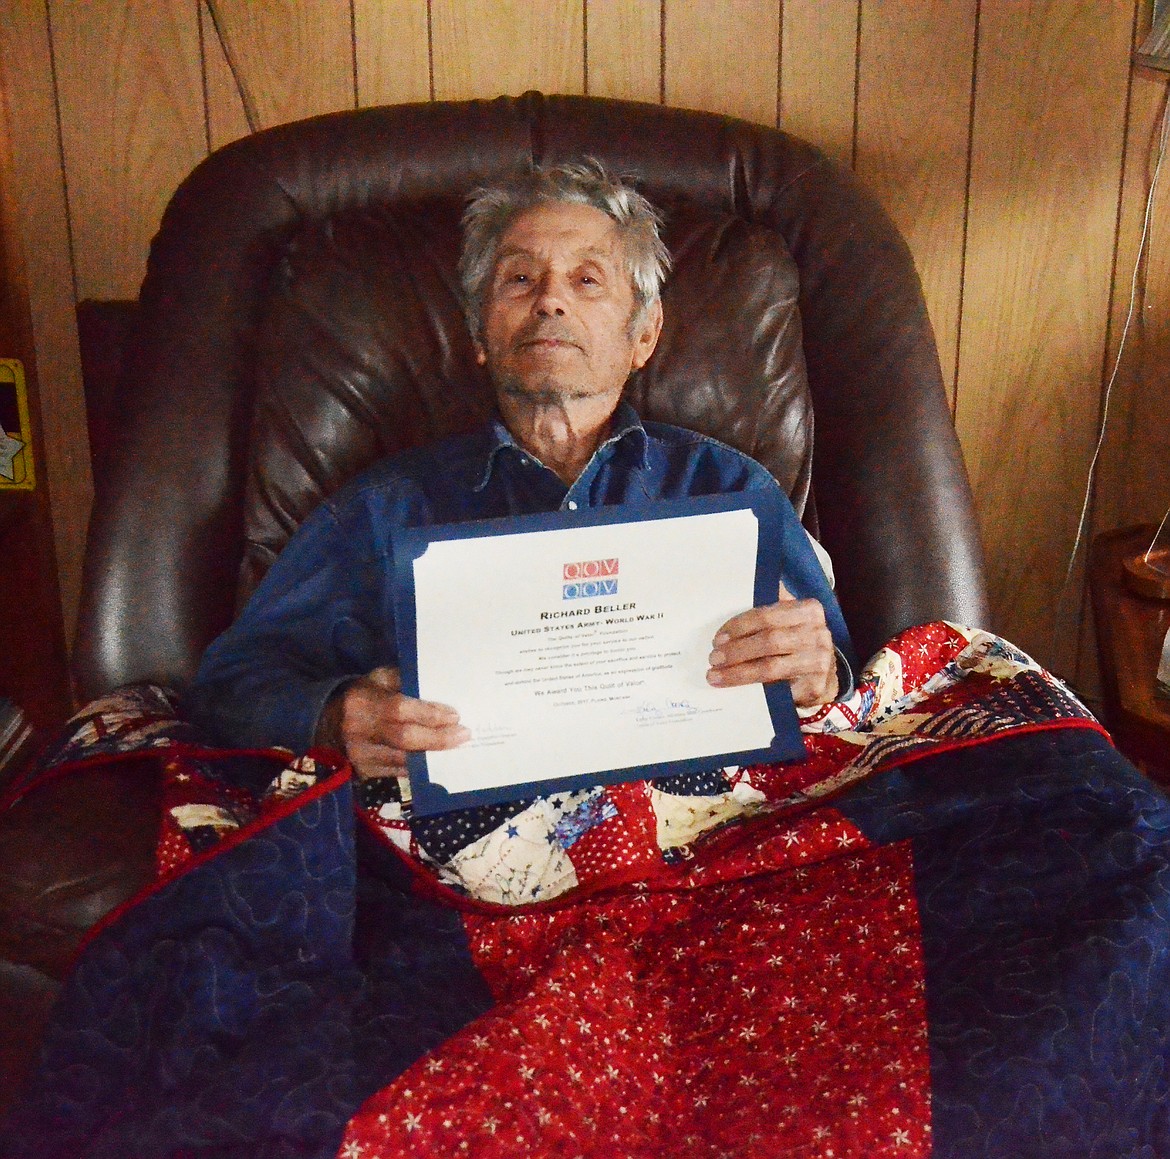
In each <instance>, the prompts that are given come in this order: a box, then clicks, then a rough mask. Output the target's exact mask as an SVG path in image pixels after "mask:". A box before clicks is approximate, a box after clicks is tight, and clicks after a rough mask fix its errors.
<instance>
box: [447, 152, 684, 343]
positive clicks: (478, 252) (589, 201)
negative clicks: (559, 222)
mask: <svg viewBox="0 0 1170 1159" xmlns="http://www.w3.org/2000/svg"><path fill="white" fill-rule="evenodd" d="M556 202H566V203H568V204H571V205H589V206H592V207H593V208H594V209H599V210H601V212H602V213H604V214H605V215H606V216H607V217H609V218H611V219H612V220H613V221H614V222H615V223H616V224H617V227H618V231H619V234H620V236H621V240H622V251H623V253H624V255H625V262H626V270H627V272H628V273H629V275H630V283H631V285H632V287H633V291H634V312H633V316H632V317H631V319H630V331H631V333H633V332H634V331H635V330H637V329H638V327H639V326H640V325H641V324H642V322H643V321H644V319H645V317H646V314H647V311H649V310H650V309H651V308H652V307H653V305H654V304H655V303H656V302H657V301H658V300H659V296H660V293H661V290H662V283H663V281H664V279H665V278H666V274H667V272H668V271H669V269H670V253H669V251H668V250H667V248H666V245H665V244H664V242H663V241H662V238H661V237H660V236H659V230H660V228H661V225H662V218H661V215H660V214H659V213H658V211H657V210H656V209H655V208H654V206H653V205H651V204H650V202H649V201H647V200H646V198H645V197H643V196H642V194H640V193H639V192H638V191H637V190H636V189H633V188H631V187H630V186H629V185H627V184H626V183H625V182H623V181H620V180H618V179H617V178H614V177H611V176H610V174H609V173H608V172H607V171H606V169H605V166H603V165H602V164H601V162H600V161H597V160H596V159H594V158H592V157H587V158H585V159H584V161H582V162H579V163H575V162H568V163H566V164H563V165H556V166H553V167H551V168H548V169H542V168H540V167H538V166H534V167H533V168H531V169H529V170H527V171H526V172H524V173H520V174H518V175H516V176H514V177H511V178H509V179H507V180H504V181H501V182H499V183H497V184H494V185H487V186H484V187H482V188H480V189H476V190H475V191H474V192H473V193H472V194H471V196H470V198H469V199H468V204H467V209H466V210H465V211H464V214H463V252H462V253H461V254H460V257H459V280H460V284H461V285H462V288H463V309H464V312H465V313H466V315H467V324H468V326H469V327H470V328H471V333H472V335H473V336H474V337H475V338H477V339H478V338H479V337H480V336H481V334H482V330H483V308H484V302H485V298H486V295H487V292H488V288H489V286H490V284H491V279H492V274H493V273H494V271H495V266H496V254H497V252H498V250H499V245H500V239H501V238H502V237H503V235H504V233H505V231H506V230H507V229H508V227H509V226H510V225H511V224H512V222H513V221H514V220H515V219H516V217H517V216H519V215H520V214H521V213H523V212H524V211H525V210H528V209H532V208H534V207H535V206H538V205H548V204H550V203H556Z"/></svg>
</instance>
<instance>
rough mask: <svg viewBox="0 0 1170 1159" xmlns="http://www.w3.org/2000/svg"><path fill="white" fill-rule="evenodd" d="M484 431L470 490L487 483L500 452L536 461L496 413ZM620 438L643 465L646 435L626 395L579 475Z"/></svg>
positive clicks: (605, 455) (608, 452)
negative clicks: (480, 453) (599, 443)
mask: <svg viewBox="0 0 1170 1159" xmlns="http://www.w3.org/2000/svg"><path fill="white" fill-rule="evenodd" d="M484 434H485V440H484V445H483V447H482V458H481V459H480V460H479V462H478V463H475V464H469V465H470V466H473V468H474V469H475V481H474V482H472V484H471V489H472V490H473V491H482V490H483V489H484V488H485V487H486V486H487V485H488V483H489V482H490V481H491V477H492V475H493V473H494V472H495V470H496V464H497V462H498V461H499V459H500V457H501V455H503V454H509V453H514V454H519V455H526V456H528V458H530V459H533V460H534V461H537V462H539V460H537V459H536V456H535V455H533V454H532V453H531V452H529V451H526V450H525V449H524V448H523V447H522V446H520V444H519V443H518V442H516V440H515V439H514V438H513V437H512V432H511V431H510V430H508V428H507V427H506V426H504V420H503V419H501V418H500V416H499V415H498V414H497V415H496V417H495V418H494V419H492V421H491V422H490V423H489V424H488V426H487V428H486V429H485V431H484ZM623 442H628V443H629V445H630V447H631V448H632V449H633V450H634V452H635V453H636V455H637V457H638V464H639V466H641V467H642V468H645V467H646V454H647V449H648V445H649V437H648V436H647V434H646V428H645V427H644V426H642V420H641V419H640V418H639V417H638V412H637V411H636V410H634V408H633V407H632V406H630V404H629V403H628V402H626V401H625V399H622V400H621V401H619V402H618V404H617V407H616V409H615V410H614V412H613V417H612V418H611V419H610V435H609V437H608V438H607V439H606V440H605V442H603V443H602V444H601V446H599V447H598V448H597V450H596V451H594V452H593V458H592V459H590V461H589V463H588V465H587V466H586V468H585V470H584V471H582V473H581V474H582V477H584V475H585V474H586V473H588V472H589V471H590V469H591V468H592V467H593V466H594V465H595V464H599V463H600V462H602V461H604V460H606V459H608V458H610V457H611V456H612V455H613V454H614V453H615V451H616V449H617V447H618V445H619V444H620V443H623Z"/></svg>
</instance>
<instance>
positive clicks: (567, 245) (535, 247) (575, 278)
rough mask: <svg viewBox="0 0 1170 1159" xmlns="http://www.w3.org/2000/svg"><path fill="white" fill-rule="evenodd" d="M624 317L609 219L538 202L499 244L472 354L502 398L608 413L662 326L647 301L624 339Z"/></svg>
mask: <svg viewBox="0 0 1170 1159" xmlns="http://www.w3.org/2000/svg"><path fill="white" fill-rule="evenodd" d="M633 312H634V292H633V286H632V285H631V282H630V275H629V272H628V271H627V269H626V263H625V254H624V253H623V249H622V243H621V240H620V237H619V234H618V230H617V226H616V225H615V224H614V222H613V221H612V220H611V219H610V218H609V217H607V216H606V215H605V214H604V213H602V212H601V210H599V209H594V208H593V207H592V206H589V205H574V204H565V203H554V204H548V205H540V206H537V207H535V208H534V209H529V210H526V211H525V212H523V213H522V214H520V215H519V216H518V217H517V218H516V220H515V221H513V222H512V224H511V225H510V226H509V227H508V229H507V230H506V231H505V233H504V236H503V237H502V238H501V240H500V247H499V251H498V253H497V256H496V267H495V271H494V273H493V276H492V280H491V282H490V284H489V288H488V294H487V302H486V304H485V308H484V313H483V334H482V337H481V339H480V341H478V342H477V343H476V356H477V359H478V361H479V363H480V365H486V366H487V368H488V370H489V372H490V373H491V376H492V381H493V383H494V384H495V387H496V391H497V393H499V394H500V395H501V396H505V397H506V396H512V397H513V398H517V399H519V398H526V399H528V400H530V401H533V402H541V403H551V404H559V405H562V406H563V405H564V404H565V403H566V402H569V401H570V400H585V399H589V400H591V401H592V403H593V404H594V405H596V404H598V403H601V402H608V403H609V409H610V411H612V409H613V407H615V406H616V405H617V402H618V399H619V398H620V397H621V393H622V388H623V387H624V386H625V383H626V379H627V378H628V377H629V376H630V372H631V371H633V370H636V369H638V368H639V367H641V366H643V365H645V363H646V360H647V359H648V358H649V357H650V355H651V354H652V353H653V351H654V345H655V343H656V342H657V341H658V332H659V330H660V329H661V327H662V309H661V306H660V305H658V304H656V305H655V307H654V308H653V309H652V310H650V311H648V312H647V317H646V318H645V319H644V320H643V321H642V322H640V323H639V325H638V326H637V327H636V328H634V330H633V332H631V326H630V323H631V320H632V315H633Z"/></svg>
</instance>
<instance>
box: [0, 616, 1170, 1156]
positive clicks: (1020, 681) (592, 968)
mask: <svg viewBox="0 0 1170 1159" xmlns="http://www.w3.org/2000/svg"><path fill="white" fill-rule="evenodd" d="M803 726H804V729H805V732H806V744H807V748H808V755H807V757H806V758H805V759H804V760H801V761H798V762H790V763H787V764H782V765H760V766H752V767H744V768H738V767H730V768H713V769H711V770H710V771H708V772H706V773H703V774H700V775H688V776H685V777H673V778H660V779H658V780H656V781H642V782H634V783H631V784H625V785H616V786H608V787H599V788H597V789H594V790H587V791H583V792H578V793H572V794H558V795H554V796H550V797H543V798H534V799H529V800H525V801H517V802H513V803H510V804H508V805H499V806H488V807H483V808H478V809H469V810H463V811H458V812H453V813H449V814H445V815H442V816H440V817H428V818H418V817H414V816H413V815H412V812H411V808H410V794H409V784H408V783H407V782H405V781H404V782H402V783H399V782H398V781H395V780H387V781H379V782H372V783H356V782H355V781H354V780H352V779H351V777H350V775H349V770H348V768H347V767H346V766H345V765H344V763H343V762H342V761H341V760H340V759H339V758H338V757H337V756H336V755H335V754H332V753H329V752H312V753H310V754H308V755H307V756H302V757H299V758H298V757H294V756H293V754H290V753H287V752H284V751H281V750H271V751H262V752H241V751H230V752H225V751H222V750H215V749H212V748H208V747H206V746H205V745H203V744H202V743H201V741H200V738H199V737H198V736H197V735H195V734H194V732H193V730H191V728H190V727H189V726H188V725H186V724H185V723H184V722H183V720H182V716H181V711H180V709H179V706H178V704H177V701H176V699H175V697H174V696H173V695H172V694H170V693H168V692H167V691H166V690H164V689H160V688H154V687H140V688H133V689H126V690H122V691H121V692H119V693H117V694H115V695H114V696H112V697H110V698H108V699H106V700H104V701H100V702H96V703H95V704H93V705H90V706H89V707H88V708H87V709H86V710H85V712H83V713H82V714H81V715H80V716H79V717H78V718H77V719H76V721H75V722H74V723H73V725H72V727H71V729H70V731H69V732H68V734H67V736H66V737H65V738H64V739H63V740H62V742H61V744H60V745H59V747H58V748H57V750H56V752H55V753H54V754H53V756H52V758H51V761H50V764H51V766H52V767H51V768H50V769H49V770H47V771H46V773H45V774H44V775H45V776H54V777H68V776H70V775H72V774H74V773H76V772H77V771H78V770H83V769H86V768H92V767H95V766H96V765H99V764H101V763H102V762H138V763H139V764H140V765H141V766H142V775H143V776H155V777H161V778H162V784H163V793H164V808H163V820H162V824H161V826H160V830H159V834H158V842H157V878H156V881H155V882H154V883H153V885H152V886H151V887H149V888H148V889H146V890H144V891H143V893H142V894H141V895H140V896H138V897H136V898H134V899H133V900H132V901H131V902H130V903H128V904H127V905H126V906H123V907H122V908H121V909H120V910H119V911H117V912H115V913H114V914H112V915H110V917H109V918H107V919H106V920H105V921H104V922H103V923H102V924H101V925H100V926H99V927H98V928H97V929H95V930H94V931H93V932H92V933H91V934H90V936H89V938H88V941H87V943H86V945H85V947H84V948H83V950H82V952H81V954H80V955H79V957H78V960H77V962H76V964H75V967H74V970H73V972H72V975H71V977H70V978H69V980H68V982H67V984H66V986H65V988H64V991H63V994H62V997H61V1000H60V1002H59V1005H58V1007H57V1010H56V1012H55V1015H54V1018H53V1020H52V1023H51V1026H50V1029H49V1032H48V1035H47V1037H46V1041H45V1045H44V1048H43V1052H42V1058H41V1062H40V1066H39V1068H38V1070H37V1071H36V1073H35V1074H34V1076H33V1077H32V1080H31V1082H30V1083H29V1085H28V1088H27V1089H26V1091H25V1092H24V1093H23V1097H22V1098H21V1099H20V1100H19V1101H18V1103H17V1105H16V1107H15V1109H14V1111H13V1112H12V1114H11V1115H10V1117H9V1119H8V1120H7V1122H6V1123H5V1124H4V1125H3V1127H2V1128H0V1154H2V1155H6V1156H13V1157H16V1156H22V1157H34V1156H35V1157H36V1159H48V1157H54V1156H87V1157H94V1159H96V1157H99V1156H102V1157H104V1156H109V1157H114V1156H117V1157H118V1159H124V1157H126V1156H135V1157H142V1159H148V1157H154V1156H158V1157H163V1156H168V1157H185V1156H190V1157H213V1156H214V1157H234V1156H239V1157H240V1159H243V1157H245V1156H246V1157H248V1159H276V1157H284V1156H290V1157H291V1156H313V1157H317V1156H321V1157H324V1156H340V1157H343V1159H378V1157H383V1159H389V1157H391V1156H415V1155H418V1156H463V1155H467V1156H528V1155H531V1156H597V1157H601V1156H606V1157H611V1156H635V1157H641V1156H646V1157H651V1156H653V1157H660V1156H668V1157H669V1156H680V1157H688V1159H689V1157H691V1156H712V1157H715V1156H737V1157H738V1156H745V1157H746V1156H801V1157H806V1156H807V1157H813V1156H816V1157H826V1159H842V1157H847V1156H856V1157H861V1156H865V1157H872V1156H899V1157H923V1156H954V1157H960V1156H961V1157H963V1159H967V1157H970V1156H1044V1157H1050V1156H1069V1157H1073V1156H1075V1157H1077V1159H1082V1157H1090V1156H1094V1157H1101V1159H1105V1157H1118V1159H1121V1157H1126V1159H1129V1157H1145V1159H1157V1157H1159V1156H1163V1157H1164V1156H1167V1155H1170V1118H1168V1111H1170V1097H1168V1091H1167V1086H1168V1083H1170V1067H1168V1064H1170V1043H1168V1034H1170V924H1168V919H1170V802H1168V801H1167V798H1166V797H1165V796H1164V795H1163V794H1162V792H1161V791H1160V790H1159V789H1158V788H1157V787H1156V786H1154V785H1153V784H1152V783H1151V782H1150V781H1148V780H1147V779H1146V778H1145V777H1144V776H1142V774H1140V773H1139V772H1138V771H1137V770H1136V769H1135V768H1134V767H1133V766H1132V765H1131V764H1129V762H1127V761H1126V760H1125V759H1124V758H1123V757H1122V756H1121V755H1120V754H1118V753H1117V752H1116V750H1115V749H1114V748H1113V746H1112V745H1111V743H1110V741H1109V739H1108V737H1107V735H1106V734H1105V733H1104V731H1103V730H1102V729H1101V727H1100V726H1099V725H1098V724H1097V722H1096V721H1095V720H1094V719H1093V717H1092V716H1091V714H1090V713H1089V712H1088V711H1087V710H1086V709H1085V708H1084V706H1083V705H1082V704H1081V703H1080V701H1079V700H1078V699H1077V698H1076V696H1075V695H1074V694H1073V693H1072V692H1071V691H1070V690H1069V689H1068V688H1067V687H1066V686H1065V685H1064V684H1063V683H1062V682H1061V681H1059V680H1058V679H1056V678H1055V677H1053V676H1052V675H1051V674H1050V673H1048V672H1046V671H1044V670H1043V669H1042V668H1041V667H1040V666H1039V665H1037V664H1036V663H1035V662H1034V661H1032V660H1031V659H1030V658H1029V657H1027V656H1026V655H1024V654H1023V653H1021V652H1020V651H1018V650H1017V649H1015V648H1014V647H1013V646H1012V645H1010V644H1008V643H1007V642H1006V641H1004V640H1002V639H1000V638H998V637H995V636H992V635H990V634H988V633H985V632H979V631H973V630H971V629H968V628H965V627H962V626H960V625H954V624H946V623H936V624H929V625H924V626H922V627H919V628H915V629H912V630H910V631H909V632H907V633H904V634H903V635H902V636H900V637H899V638H897V639H896V640H894V641H892V642H891V643H890V644H889V645H888V646H887V647H886V648H885V649H883V650H882V651H881V652H880V653H878V655H877V656H875V657H874V658H873V660H872V661H871V662H870V664H869V665H868V666H867V667H866V669H865V671H864V673H863V674H862V678H861V680H860V681H859V684H858V688H857V690H856V691H855V693H854V694H853V696H851V697H850V698H849V699H848V700H847V701H844V702H839V703H836V704H832V705H829V706H826V707H825V708H823V709H821V710H819V711H817V712H816V713H813V714H808V715H806V718H805V720H804V722H803Z"/></svg>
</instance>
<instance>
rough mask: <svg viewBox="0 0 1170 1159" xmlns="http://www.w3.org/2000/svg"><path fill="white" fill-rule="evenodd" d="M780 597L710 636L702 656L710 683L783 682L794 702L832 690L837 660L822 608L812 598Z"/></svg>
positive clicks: (829, 695)
mask: <svg viewBox="0 0 1170 1159" xmlns="http://www.w3.org/2000/svg"><path fill="white" fill-rule="evenodd" d="M782 595H783V596H786V597H787V598H782V599H781V600H780V602H778V603H775V604H771V605H769V606H767V607H762V608H749V609H748V610H747V611H746V612H742V613H741V614H740V615H738V616H733V617H732V618H731V619H730V620H728V621H727V623H726V624H724V625H723V627H722V628H720V629H719V631H718V632H717V633H716V635H715V639H714V641H713V644H714V646H713V648H712V651H711V654H710V656H709V658H708V662H709V664H710V668H709V670H708V672H707V680H708V682H709V683H710V684H712V685H714V686H716V687H720V688H725V687H736V686H739V685H744V684H757V683H763V684H772V683H775V682H776V681H778V680H784V681H787V682H788V683H789V685H790V686H791V689H792V696H793V699H794V700H795V701H796V703H797V704H798V705H801V706H805V705H812V704H823V703H825V702H826V701H827V700H831V699H833V697H834V696H836V694H837V660H836V651H835V649H834V647H833V637H832V634H831V633H830V632H829V629H828V626H827V624H826V623H825V611H824V608H823V607H822V606H821V605H820V603H819V602H818V601H816V600H794V599H792V598H791V596H790V595H788V593H787V590H786V589H783V591H782Z"/></svg>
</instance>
